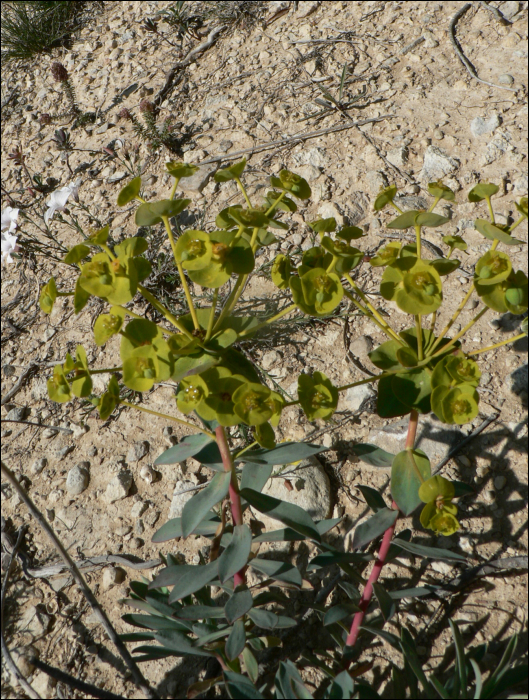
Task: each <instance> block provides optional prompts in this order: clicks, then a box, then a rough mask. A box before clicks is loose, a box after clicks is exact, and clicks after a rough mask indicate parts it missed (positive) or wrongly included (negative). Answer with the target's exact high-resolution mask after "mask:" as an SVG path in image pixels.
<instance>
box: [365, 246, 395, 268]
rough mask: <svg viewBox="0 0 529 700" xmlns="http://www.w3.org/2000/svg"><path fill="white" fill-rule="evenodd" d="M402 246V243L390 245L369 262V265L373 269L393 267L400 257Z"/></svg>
mask: <svg viewBox="0 0 529 700" xmlns="http://www.w3.org/2000/svg"><path fill="white" fill-rule="evenodd" d="M401 245H402V243H400V242H399V241H395V242H394V243H388V244H387V245H386V246H384V247H383V248H381V249H380V250H379V251H378V252H377V254H376V255H374V256H373V257H372V258H371V259H370V260H369V264H370V265H371V266H372V267H385V266H386V265H391V264H392V263H394V262H395V260H397V258H398V257H399V253H400V247H401Z"/></svg>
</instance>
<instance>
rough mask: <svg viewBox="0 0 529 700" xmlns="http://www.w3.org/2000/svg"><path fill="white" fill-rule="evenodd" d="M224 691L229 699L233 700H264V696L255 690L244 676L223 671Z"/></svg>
mask: <svg viewBox="0 0 529 700" xmlns="http://www.w3.org/2000/svg"><path fill="white" fill-rule="evenodd" d="M224 678H225V682H226V689H227V691H228V693H229V696H230V698H235V700H264V695H261V693H260V692H259V691H258V690H257V688H256V687H255V686H254V684H253V683H252V682H251V681H250V679H249V678H246V676H241V674H240V673H234V672H233V671H224Z"/></svg>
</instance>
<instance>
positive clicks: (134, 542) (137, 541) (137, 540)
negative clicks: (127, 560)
mask: <svg viewBox="0 0 529 700" xmlns="http://www.w3.org/2000/svg"><path fill="white" fill-rule="evenodd" d="M143 544H144V542H143V540H142V539H141V537H133V538H132V539H131V541H130V546H131V547H132V549H141V548H142V547H143Z"/></svg>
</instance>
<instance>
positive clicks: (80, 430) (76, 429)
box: [71, 424, 90, 440]
mask: <svg viewBox="0 0 529 700" xmlns="http://www.w3.org/2000/svg"><path fill="white" fill-rule="evenodd" d="M71 428H72V430H73V436H74V438H75V439H76V440H78V439H79V438H80V437H81V436H82V435H85V434H86V433H87V432H88V431H89V430H90V428H89V427H88V426H87V425H75V424H72V426H71Z"/></svg>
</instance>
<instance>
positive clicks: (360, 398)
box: [341, 384, 376, 412]
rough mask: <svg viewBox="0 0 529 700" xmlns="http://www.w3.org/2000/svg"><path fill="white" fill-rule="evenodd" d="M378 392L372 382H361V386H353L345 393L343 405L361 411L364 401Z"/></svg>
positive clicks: (350, 409) (348, 408) (351, 409)
mask: <svg viewBox="0 0 529 700" xmlns="http://www.w3.org/2000/svg"><path fill="white" fill-rule="evenodd" d="M375 394H376V392H375V390H374V389H373V387H372V386H371V384H360V386H352V387H351V388H350V389H347V390H346V392H345V394H343V396H342V397H341V398H342V405H343V406H344V408H345V409H347V410H349V411H353V412H355V411H359V410H360V408H361V407H362V405H363V404H364V402H366V401H369V399H371V398H373V397H374V396H375Z"/></svg>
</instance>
